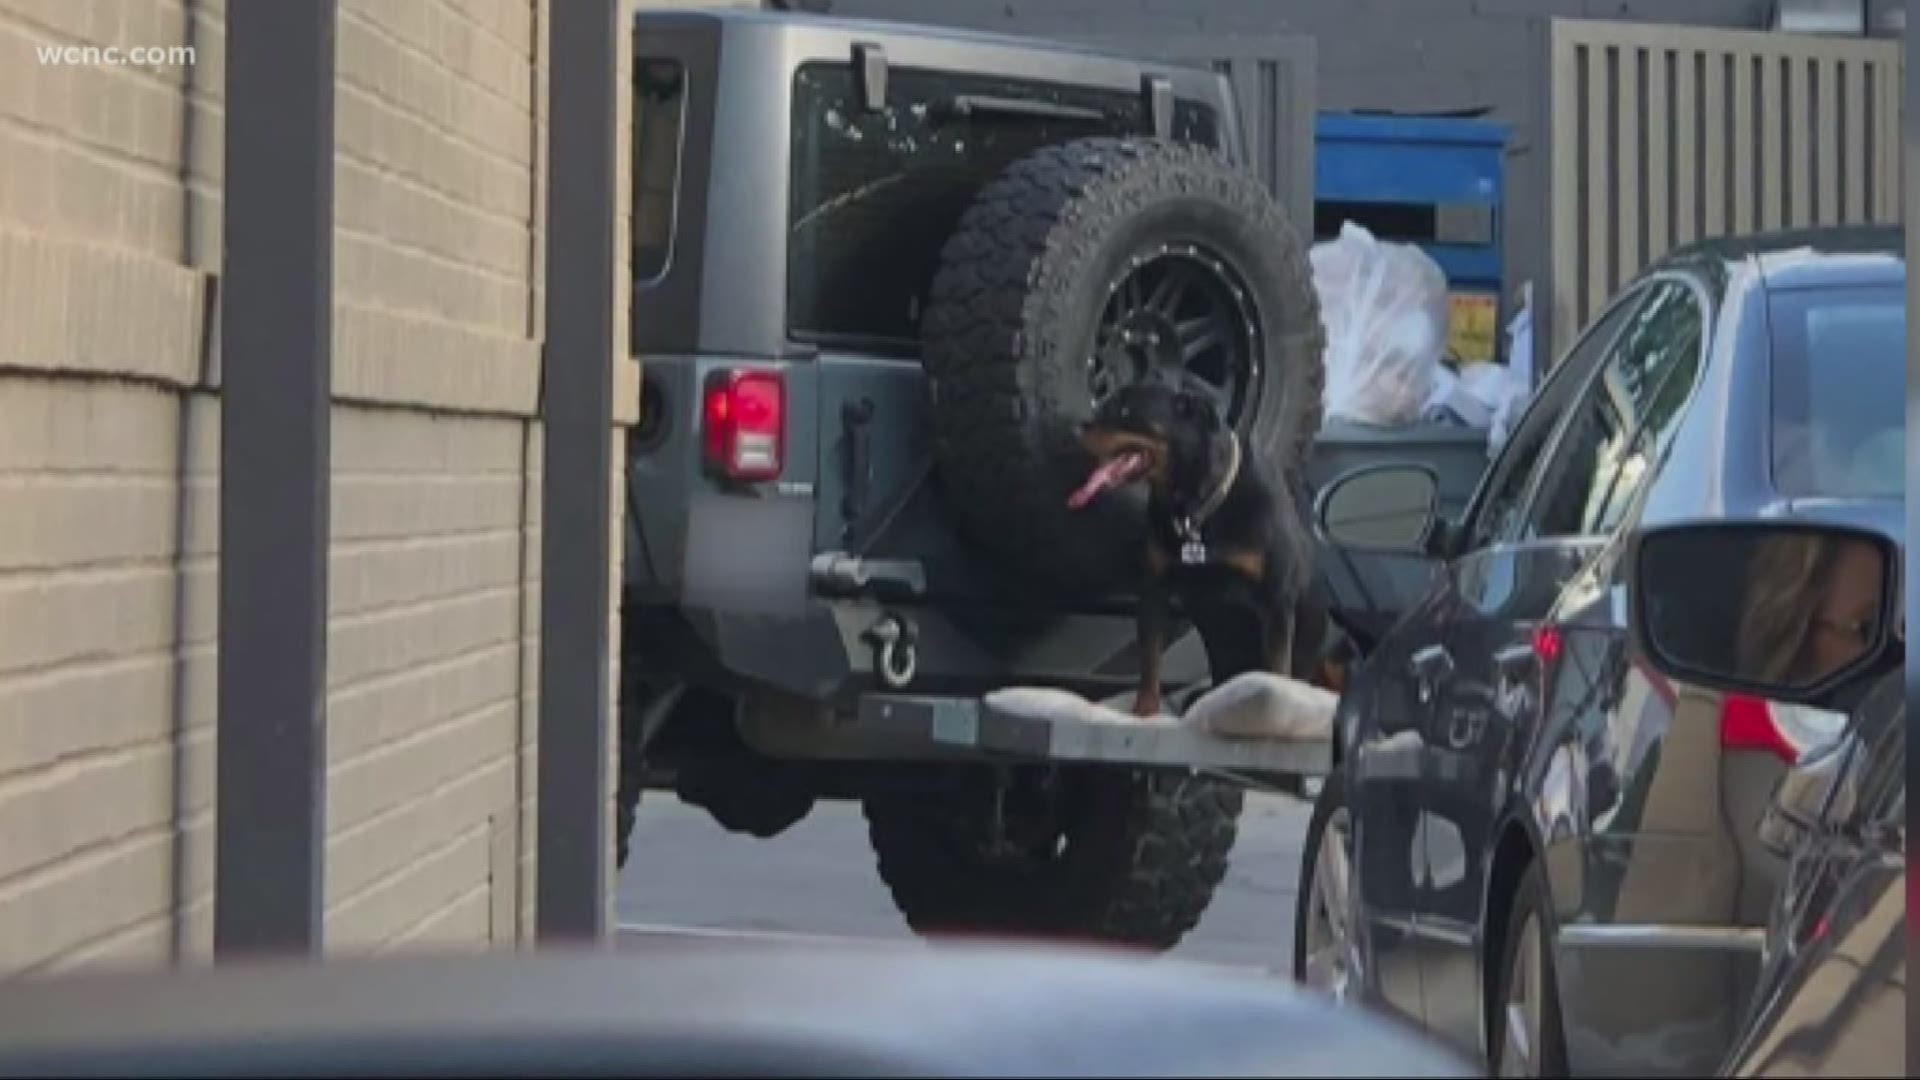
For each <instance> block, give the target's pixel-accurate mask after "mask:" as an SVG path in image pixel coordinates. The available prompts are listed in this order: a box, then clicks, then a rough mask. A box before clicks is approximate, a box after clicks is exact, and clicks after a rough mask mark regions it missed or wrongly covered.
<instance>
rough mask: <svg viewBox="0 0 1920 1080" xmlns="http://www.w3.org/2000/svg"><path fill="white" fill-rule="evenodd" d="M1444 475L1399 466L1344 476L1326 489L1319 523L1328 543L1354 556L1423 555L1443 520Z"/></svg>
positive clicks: (1316, 514) (1316, 511)
mask: <svg viewBox="0 0 1920 1080" xmlns="http://www.w3.org/2000/svg"><path fill="white" fill-rule="evenodd" d="M1439 505H1440V476H1439V474H1438V473H1436V472H1434V471H1433V469H1432V468H1430V467H1428V466H1426V465H1419V464H1402V463H1398V462H1392V463H1386V464H1380V465H1365V466H1362V467H1360V468H1358V469H1354V470H1353V471H1352V472H1348V473H1343V474H1341V475H1340V477H1338V478H1337V479H1335V480H1334V481H1333V483H1331V484H1328V485H1327V486H1326V487H1325V488H1324V489H1322V490H1321V492H1320V496H1319V498H1318V499H1317V500H1316V503H1315V506H1314V519H1315V522H1316V523H1317V525H1318V527H1319V530H1320V533H1321V535H1322V536H1323V537H1325V538H1326V539H1327V540H1328V541H1329V542H1331V543H1333V544H1335V545H1337V546H1339V547H1343V548H1347V549H1349V550H1353V551H1364V552H1380V553H1385V554H1396V555H1424V554H1427V553H1428V552H1429V551H1430V550H1431V549H1432V543H1433V538H1434V532H1435V527H1436V525H1437V524H1438V523H1439V519H1440V509H1439Z"/></svg>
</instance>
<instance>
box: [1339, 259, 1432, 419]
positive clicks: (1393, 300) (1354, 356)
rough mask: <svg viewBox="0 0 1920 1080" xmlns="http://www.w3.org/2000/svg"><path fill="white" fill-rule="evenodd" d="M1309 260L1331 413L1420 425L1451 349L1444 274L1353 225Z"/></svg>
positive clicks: (1343, 416)
mask: <svg viewBox="0 0 1920 1080" xmlns="http://www.w3.org/2000/svg"><path fill="white" fill-rule="evenodd" d="M1310 258H1311V260H1312V263H1313V283H1314V288H1315V290H1316V291H1317V292H1318V293H1319V295H1320V318H1321V321H1322V322H1323V323H1324V324H1325V325H1326V330H1327V352H1326V363H1327V389H1326V414H1327V416H1328V417H1329V418H1338V419H1343V420H1350V421H1355V422H1358V423H1363V424H1372V425H1375V426H1378V427H1400V426H1405V425H1409V424H1415V423H1418V422H1419V421H1420V417H1421V415H1422V414H1423V413H1424V412H1425V411H1426V405H1427V401H1428V399H1429V398H1430V397H1431V396H1432V394H1433V389H1434V382H1435V380H1436V379H1437V378H1438V377H1439V375H1438V373H1439V371H1440V367H1441V358H1442V357H1443V356H1444V355H1445V353H1446V348H1447V330H1448V324H1449V319H1450V310H1449V305H1448V294H1447V276H1446V274H1445V273H1444V272H1443V271H1442V270H1441V269H1440V265H1439V264H1438V263H1436V262H1434V261H1433V259H1432V258H1431V257H1430V256H1428V255H1427V253H1426V252H1424V251H1421V250H1420V249H1419V248H1418V247H1415V246H1414V245H1412V244H1395V243H1382V242H1380V241H1379V240H1376V239H1374V236H1373V234H1372V233H1371V232H1368V231H1367V230H1366V229H1365V228H1362V227H1361V226H1359V225H1355V224H1354V223H1352V222H1348V223H1347V224H1346V225H1344V226H1342V227H1341V230H1340V237H1339V239H1337V240H1328V241H1326V242H1324V243H1320V244H1315V245H1314V247H1313V252H1312V254H1311V256H1310Z"/></svg>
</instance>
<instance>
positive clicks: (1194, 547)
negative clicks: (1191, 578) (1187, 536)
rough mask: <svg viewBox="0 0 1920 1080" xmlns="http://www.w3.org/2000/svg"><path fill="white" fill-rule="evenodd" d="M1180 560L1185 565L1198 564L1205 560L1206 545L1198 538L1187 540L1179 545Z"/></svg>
mask: <svg viewBox="0 0 1920 1080" xmlns="http://www.w3.org/2000/svg"><path fill="white" fill-rule="evenodd" d="M1180 561H1181V563H1183V564H1184V565H1187V566H1200V565H1202V564H1203V563H1205V562H1206V561H1207V545H1205V544H1203V543H1201V542H1200V541H1198V540H1189V541H1187V542H1186V543H1184V544H1181V545H1180Z"/></svg>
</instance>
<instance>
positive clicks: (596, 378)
mask: <svg viewBox="0 0 1920 1080" xmlns="http://www.w3.org/2000/svg"><path fill="white" fill-rule="evenodd" d="M616 11H617V5H616V3H615V0H567V2H566V3H558V4H555V5H553V15H552V30H551V39H550V40H551V55H552V57H553V62H552V66H551V69H550V71H551V74H550V75H549V86H550V90H549V93H548V99H547V117H548V120H547V140H548V143H547V145H548V151H547V153H548V158H547V177H548V183H547V341H546V354H545V357H544V361H543V365H542V372H543V379H544V389H545V392H544V394H543V399H544V400H543V408H542V412H543V414H544V428H545V447H546V453H545V459H544V462H543V467H542V472H541V504H540V505H541V517H540V521H541V544H540V737H539V738H540V742H539V747H540V777H539V783H540V789H539V802H538V815H539V829H538V834H539V845H540V847H539V856H538V866H539V880H538V883H537V886H536V894H535V905H536V906H535V926H536V929H537V932H538V939H539V940H540V941H541V942H542V943H555V942H562V941H581V940H599V939H601V938H602V937H604V935H605V933H606V921H607V917H606V910H607V885H608V878H609V874H608V863H609V859H608V857H607V850H608V848H607V825H606V819H607V815H608V812H609V806H610V804H611V802H612V793H611V791H610V789H609V787H608V778H609V776H610V775H611V770H610V769H609V768H608V762H607V758H608V747H609V745H610V741H609V739H608V730H607V711H608V704H609V701H610V691H609V686H608V683H609V678H608V676H609V671H608V651H609V650H608V633H607V623H608V611H607V604H608V597H609V579H608V573H609V570H608V563H609V561H610V560H611V558H612V550H611V547H610V541H611V535H610V531H609V530H610V525H611V519H610V517H609V513H610V511H609V501H610V499H609V487H610V485H611V483H612V458H611V456H612V451H613V443H612V436H613V350H614V338H613V304H614V284H613V270H614V263H613V259H614V251H613V230H614V208H615V205H616V204H615V201H614V200H615V197H616V193H615V189H614V100H615V99H614V93H615V92H616V82H617V79H616V73H615V66H616V65H615V57H616V55H617V54H616V52H615V45H616V39H615V37H614V35H615V34H616V33H621V32H625V28H623V27H620V26H619V25H618V20H617V17H616Z"/></svg>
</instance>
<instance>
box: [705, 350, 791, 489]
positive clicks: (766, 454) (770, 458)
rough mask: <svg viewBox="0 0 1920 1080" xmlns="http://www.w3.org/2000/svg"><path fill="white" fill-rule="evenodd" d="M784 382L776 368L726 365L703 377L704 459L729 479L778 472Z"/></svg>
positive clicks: (764, 477) (782, 447)
mask: <svg viewBox="0 0 1920 1080" xmlns="http://www.w3.org/2000/svg"><path fill="white" fill-rule="evenodd" d="M786 421H787V386H786V383H785V381H783V380H782V379H781V377H780V375H779V373H778V372H772V371H726V372H721V373H719V374H718V375H715V376H714V377H713V378H712V379H710V380H709V381H708V383H707V398H706V407H705V410H704V416H703V427H704V430H705V435H706V450H707V464H708V466H710V467H711V468H713V469H714V470H715V471H717V472H718V473H720V475H722V476H725V477H727V478H728V479H730V480H742V481H760V480H773V479H776V478H777V477H779V475H780V470H781V468H782V467H783V466H784V461H783V460H782V459H783V457H784V456H785V453H786V426H787V423H786Z"/></svg>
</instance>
